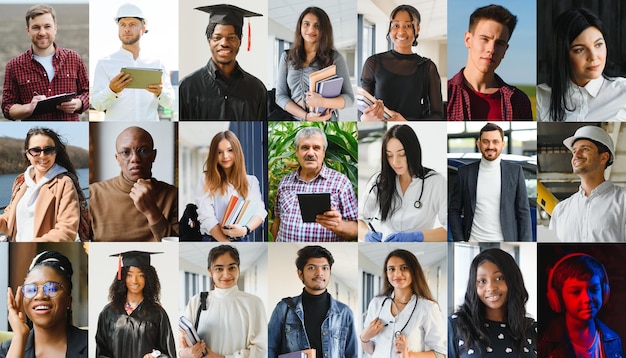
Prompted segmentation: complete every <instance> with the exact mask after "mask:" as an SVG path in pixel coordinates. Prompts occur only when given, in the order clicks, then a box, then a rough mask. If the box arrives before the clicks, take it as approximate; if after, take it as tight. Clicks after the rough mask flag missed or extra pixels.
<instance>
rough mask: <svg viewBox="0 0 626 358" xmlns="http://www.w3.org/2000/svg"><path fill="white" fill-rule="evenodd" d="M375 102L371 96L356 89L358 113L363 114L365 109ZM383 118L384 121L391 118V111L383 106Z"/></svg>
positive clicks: (362, 90)
mask: <svg viewBox="0 0 626 358" xmlns="http://www.w3.org/2000/svg"><path fill="white" fill-rule="evenodd" d="M375 102H376V98H375V97H374V96H372V95H371V94H370V93H369V92H367V91H366V90H364V89H363V88H361V87H357V89H356V105H357V107H358V108H359V111H361V112H363V111H365V109H366V108H368V107H369V106H371V105H373V104H374V103H375ZM383 111H384V113H383V118H384V119H385V120H389V118H391V117H392V115H391V111H389V108H387V107H384V106H383Z"/></svg>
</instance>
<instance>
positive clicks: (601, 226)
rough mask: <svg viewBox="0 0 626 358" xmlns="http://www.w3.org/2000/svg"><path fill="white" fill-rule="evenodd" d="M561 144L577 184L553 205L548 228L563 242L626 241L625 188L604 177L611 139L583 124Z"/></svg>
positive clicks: (610, 161) (610, 156) (611, 153)
mask: <svg viewBox="0 0 626 358" xmlns="http://www.w3.org/2000/svg"><path fill="white" fill-rule="evenodd" d="M563 144H565V146H566V147H567V148H568V149H569V150H570V151H571V152H572V170H573V172H574V174H576V175H578V176H579V177H580V188H579V190H578V192H576V193H574V194H573V195H572V196H570V197H569V198H567V199H565V200H563V201H561V202H560V203H558V204H557V205H556V207H555V208H554V210H553V211H552V219H551V220H550V230H554V231H555V233H556V236H557V238H558V240H559V241H563V242H623V241H626V188H624V187H621V186H617V185H615V184H613V182H611V181H610V180H606V179H605V178H604V171H605V169H606V168H608V167H609V165H611V164H613V160H614V159H615V151H614V145H613V140H612V139H611V137H610V136H609V134H608V133H607V132H606V131H605V130H604V129H602V128H601V127H597V126H584V127H580V128H578V130H577V131H576V133H575V134H574V135H573V136H572V137H569V138H566V139H565V140H564V141H563Z"/></svg>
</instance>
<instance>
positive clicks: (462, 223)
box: [448, 160, 533, 241]
mask: <svg viewBox="0 0 626 358" xmlns="http://www.w3.org/2000/svg"><path fill="white" fill-rule="evenodd" d="M479 167H480V160H479V161H477V162H474V163H471V164H467V165H464V166H462V167H459V174H458V177H457V183H456V185H455V186H454V190H453V192H452V194H451V196H450V203H449V204H448V224H449V225H450V229H449V231H448V232H449V233H451V234H452V238H453V240H454V241H468V240H469V238H470V232H471V230H472V223H473V222H474V211H475V210H476V186H477V181H478V169H479ZM500 173H501V174H500V178H501V189H500V225H501V227H502V235H503V236H504V241H533V232H532V224H531V220H530V205H529V203H528V195H527V194H526V183H525V181H524V172H523V170H522V167H521V166H520V165H518V164H515V163H509V162H507V161H504V160H502V161H501V162H500Z"/></svg>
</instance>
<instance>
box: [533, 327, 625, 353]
mask: <svg viewBox="0 0 626 358" xmlns="http://www.w3.org/2000/svg"><path fill="white" fill-rule="evenodd" d="M595 321H596V328H597V329H598V331H600V339H601V340H602V346H603V347H604V352H605V353H606V357H607V358H624V351H623V349H622V340H621V339H620V337H619V335H618V334H617V332H615V331H613V330H612V329H610V328H609V327H608V326H607V325H606V324H604V323H603V322H602V321H600V320H599V319H597V318H596V319H595ZM537 348H538V353H539V357H546V358H568V357H573V356H574V349H573V348H572V343H571V342H570V340H569V337H568V335H567V327H566V326H565V319H563V318H560V319H557V320H556V321H553V322H552V323H551V324H550V326H549V327H548V330H546V331H545V333H544V334H543V337H541V340H540V341H539V344H538V346H537Z"/></svg>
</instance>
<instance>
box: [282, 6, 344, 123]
mask: <svg viewBox="0 0 626 358" xmlns="http://www.w3.org/2000/svg"><path fill="white" fill-rule="evenodd" d="M333 65H334V67H332V66H333ZM329 67H330V68H329ZM325 69H327V70H325ZM318 70H325V72H326V73H329V72H330V73H332V72H333V71H334V72H335V73H336V77H333V79H328V81H330V80H332V81H333V83H332V86H328V87H329V91H328V92H326V93H328V94H326V96H322V95H321V94H320V93H318V92H320V90H318V89H317V88H315V89H314V90H311V87H310V84H311V78H310V77H309V76H310V75H311V74H313V73H314V72H316V71H318ZM318 74H319V73H318ZM318 74H314V75H313V78H314V79H313V80H314V82H315V81H317V80H320V79H321V78H324V77H326V74H319V76H318ZM342 81H343V82H342ZM338 82H342V83H338ZM339 84H340V85H341V86H340V89H339ZM328 85H331V83H330V82H328ZM332 87H334V90H335V91H333V88H332ZM329 93H338V95H334V96H332V97H327V96H330V94H329ZM353 102H354V94H353V93H352V86H351V84H350V75H349V73H348V67H347V65H346V61H345V60H344V58H343V56H341V54H339V52H337V50H335V49H334V46H333V28H332V25H331V23H330V19H329V18H328V15H327V14H326V12H324V10H322V9H320V8H318V7H314V6H312V7H308V8H306V9H305V10H304V11H303V12H302V14H300V18H299V19H298V24H297V26H296V33H295V37H294V42H293V45H292V47H291V49H289V50H288V51H285V53H283V54H282V56H281V58H280V61H279V64H278V76H277V79H276V104H278V105H279V106H280V107H281V108H283V109H284V110H285V111H287V112H289V113H290V114H291V115H292V116H293V118H295V119H297V120H306V121H327V120H337V119H338V112H337V109H342V108H345V107H349V106H351V105H352V103H353Z"/></svg>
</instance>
